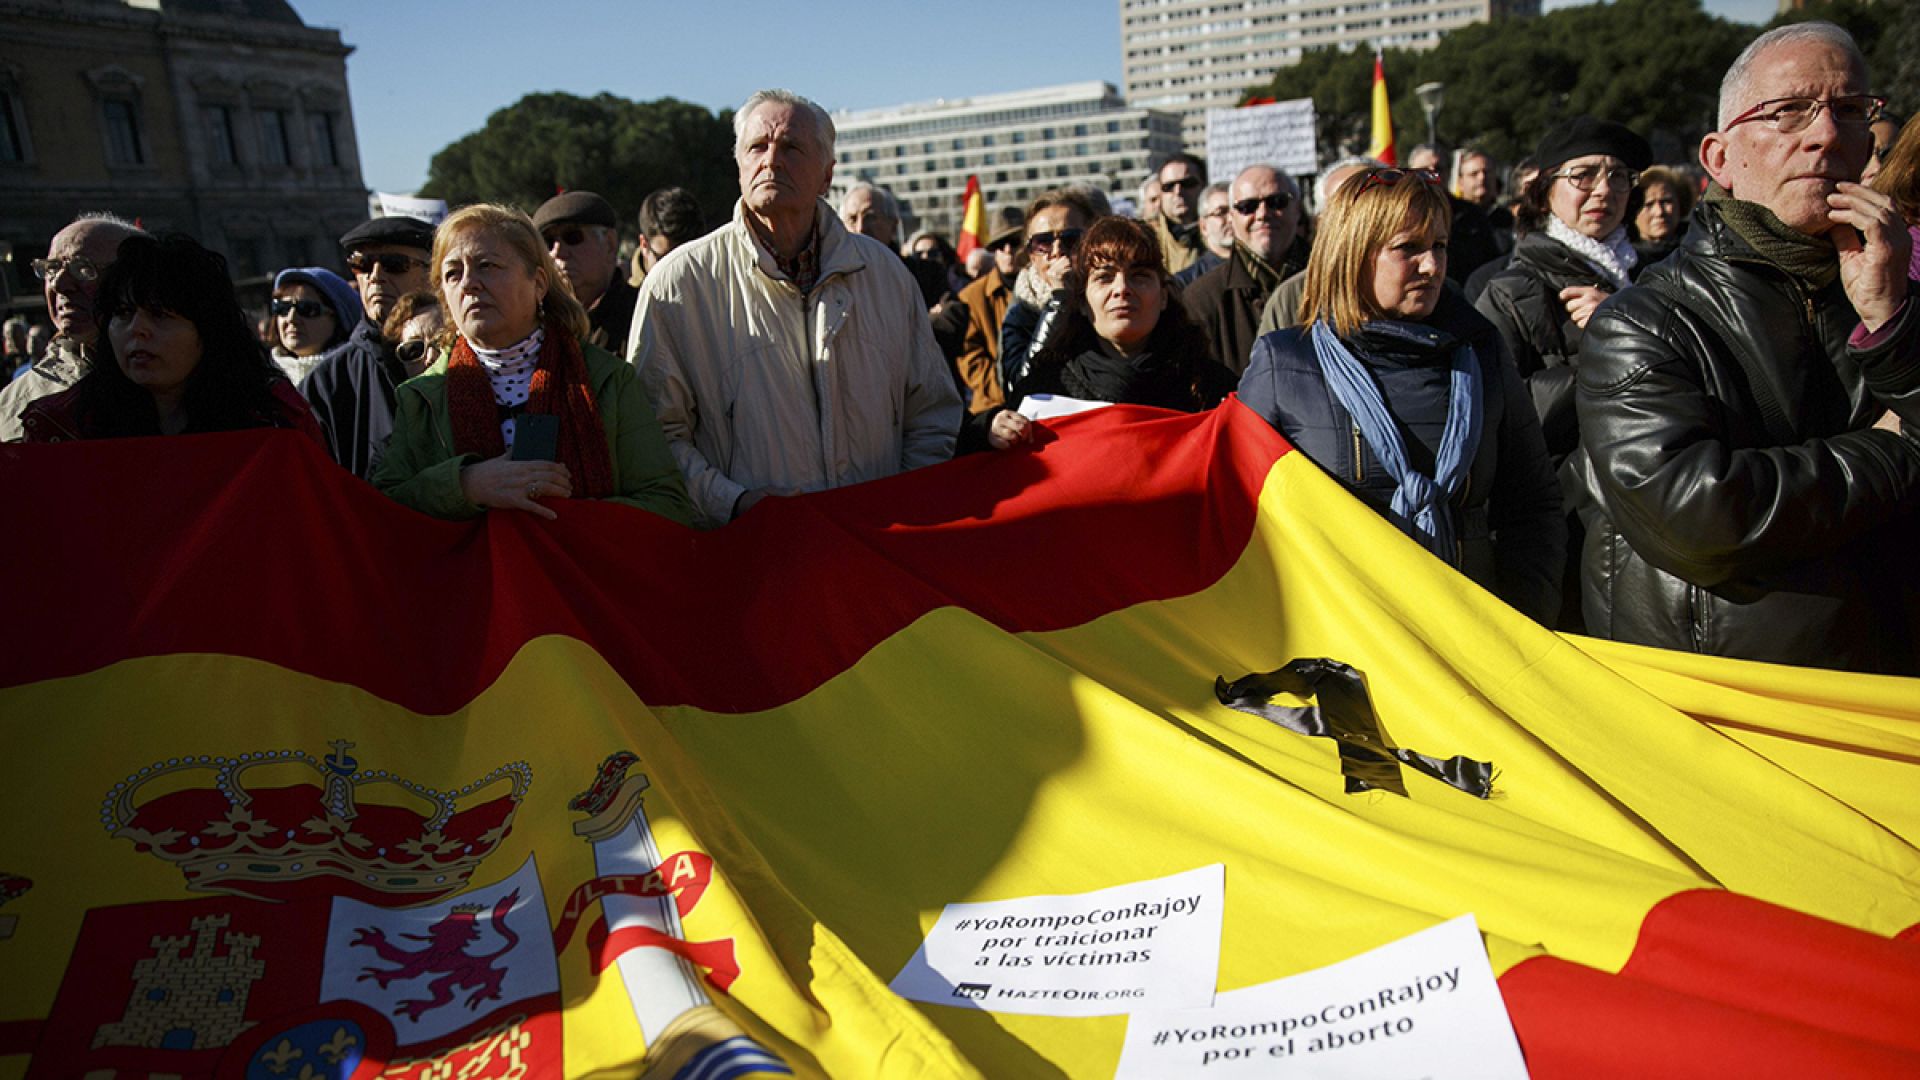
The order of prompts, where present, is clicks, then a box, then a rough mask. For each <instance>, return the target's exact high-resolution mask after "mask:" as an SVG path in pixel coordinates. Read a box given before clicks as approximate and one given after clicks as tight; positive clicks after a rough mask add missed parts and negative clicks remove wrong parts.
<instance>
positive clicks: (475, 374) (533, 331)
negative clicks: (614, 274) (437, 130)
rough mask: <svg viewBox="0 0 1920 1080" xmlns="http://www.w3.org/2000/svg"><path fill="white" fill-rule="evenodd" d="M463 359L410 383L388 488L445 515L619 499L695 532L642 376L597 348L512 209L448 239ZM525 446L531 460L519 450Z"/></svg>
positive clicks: (384, 466)
mask: <svg viewBox="0 0 1920 1080" xmlns="http://www.w3.org/2000/svg"><path fill="white" fill-rule="evenodd" d="M433 269H434V273H435V274H436V275H437V276H438V281H439V285H440V291H441V295H442V297H443V299H444V300H445V301H446V306H447V311H448V312H449V313H451V315H452V317H453V325H454V328H455V331H454V333H453V335H452V339H451V348H449V349H447V350H446V351H445V352H444V353H443V354H442V355H441V356H440V358H439V359H438V360H437V361H436V362H435V363H434V364H433V365H432V366H430V367H429V368H427V370H426V371H424V372H422V373H421V374H420V376H419V377H418V378H414V379H410V380H408V381H407V382H405V383H403V384H402V385H401V387H400V391H399V401H398V406H397V408H396V410H395V417H394V427H393V438H392V440H391V441H390V442H389V443H388V444H387V449H386V452H385V454H384V455H382V457H381V459H380V462H379V464H378V465H376V466H375V468H374V473H373V482H374V484H375V485H376V486H377V487H379V488H380V490H382V491H384V492H386V493H387V494H389V495H391V496H393V497H394V498H395V499H397V500H399V501H400V502H402V503H405V504H406V505H408V506H411V507H413V508H414V509H416V510H419V511H421V512H423V513H427V514H432V515H434V516H435V517H444V518H466V517H472V516H474V515H476V514H478V513H479V512H480V511H482V510H487V509H500V510H525V511H527V512H529V513H533V514H538V515H540V516H541V517H545V518H552V517H555V516H556V515H555V512H554V509H553V506H552V500H555V499H567V498H581V499H610V500H613V501H615V502H623V503H627V504H628V505H631V506H638V507H640V508H641V509H643V510H651V511H653V512H654V513H656V514H659V515H660V516H662V517H665V518H669V519H671V520H674V521H678V522H680V523H682V524H686V523H688V522H690V521H691V520H692V517H693V506H692V503H690V502H689V501H688V499H687V491H686V487H685V485H684V484H683V482H682V481H681V478H680V469H679V467H678V466H677V465H675V464H674V461H673V456H672V454H671V453H670V452H669V451H668V450H667V443H666V439H665V437H664V436H662V435H661V434H660V425H659V423H658V422H657V421H656V420H655V419H654V416H653V407H652V405H651V404H649V403H648V401H647V396H646V392H645V391H644V390H643V389H641V386H640V383H639V381H638V380H637V379H635V378H634V375H633V368H632V367H631V366H629V365H628V364H626V363H625V362H623V361H621V360H620V359H619V358H618V357H615V356H614V355H613V354H611V353H609V352H607V351H606V350H604V349H601V348H599V347H597V346H594V345H587V344H584V342H585V341H586V336H587V313H586V310H585V309H584V308H582V307H581V306H580V303H579V301H577V300H575V299H574V298H573V294H572V293H571V292H569V291H568V289H567V285H566V279H565V278H564V277H562V276H561V274H560V272H559V270H558V269H557V268H556V267H555V266H554V265H553V259H552V257H551V256H549V255H548V253H547V249H546V248H545V246H543V245H542V244H541V243H540V234H539V232H538V231H536V230H535V229H534V227H533V221H532V219H530V218H528V217H527V215H525V214H523V213H521V212H520V211H518V210H515V209H512V208H511V207H505V206H493V205H485V204H483V205H479V206H469V207H466V208H465V209H462V210H460V211H458V212H456V213H455V214H453V215H452V216H451V217H449V218H448V219H447V220H446V221H445V222H444V223H442V224H441V226H440V228H439V230H438V231H437V232H436V233H435V234H434V239H433ZM516 442H517V443H518V451H519V452H517V453H516V452H515V451H516Z"/></svg>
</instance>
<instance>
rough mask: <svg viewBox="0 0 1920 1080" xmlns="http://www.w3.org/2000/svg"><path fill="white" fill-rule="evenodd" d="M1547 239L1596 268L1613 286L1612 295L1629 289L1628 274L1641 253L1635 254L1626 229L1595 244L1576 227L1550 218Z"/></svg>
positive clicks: (1555, 218) (1591, 238)
mask: <svg viewBox="0 0 1920 1080" xmlns="http://www.w3.org/2000/svg"><path fill="white" fill-rule="evenodd" d="M1547 235H1548V236H1549V237H1552V238H1553V239H1555V240H1558V241H1560V243H1562V244H1564V245H1566V246H1567V247H1569V248H1572V249H1573V253H1574V254H1575V255H1578V256H1580V257H1581V258H1583V259H1585V260H1587V261H1588V262H1590V263H1592V264H1593V268H1594V269H1595V270H1598V271H1600V273H1601V274H1602V275H1604V276H1605V277H1606V279H1607V280H1608V281H1610V282H1612V283H1613V291H1614V292H1619V291H1620V290H1621V289H1624V288H1626V287H1627V271H1629V270H1632V269H1633V268H1634V265H1635V264H1636V263H1638V262H1639V261H1640V253H1639V252H1637V251H1635V250H1633V241H1631V240H1629V239H1627V227H1626V226H1625V225H1622V226H1620V227H1619V228H1617V229H1615V230H1613V231H1612V232H1610V233H1608V234H1607V238H1606V239H1605V240H1595V239H1594V238H1593V237H1591V236H1588V235H1587V234H1586V233H1583V232H1580V231H1579V230H1578V229H1575V228H1574V227H1573V226H1571V225H1569V224H1567V223H1566V222H1564V221H1561V220H1560V219H1559V218H1557V217H1554V216H1553V215H1552V214H1548V215H1547Z"/></svg>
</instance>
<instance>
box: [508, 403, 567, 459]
mask: <svg viewBox="0 0 1920 1080" xmlns="http://www.w3.org/2000/svg"><path fill="white" fill-rule="evenodd" d="M559 456H560V418H559V417H557V416H554V415H553V414H551V413H521V414H520V415H519V416H516V417H514V419H513V460H515V461H552V460H554V459H555V458H557V457H559Z"/></svg>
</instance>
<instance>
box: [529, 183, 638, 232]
mask: <svg viewBox="0 0 1920 1080" xmlns="http://www.w3.org/2000/svg"><path fill="white" fill-rule="evenodd" d="M549 225H605V226H606V227H607V228H609V229H617V228H619V227H620V219H619V217H617V216H616V215H615V214H614V212H613V204H612V203H610V202H608V201H607V200H605V199H603V198H601V197H600V196H598V195H595V194H594V193H593V192H591V191H569V192H567V193H566V194H565V195H555V196H554V197H553V198H551V199H548V200H547V201H546V202H543V203H541V204H540V209H538V210H536V211H534V214H533V227H534V228H536V229H539V230H540V231H541V232H545V231H546V230H547V226H549Z"/></svg>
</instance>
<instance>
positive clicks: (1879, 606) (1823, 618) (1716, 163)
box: [1574, 22, 1920, 675]
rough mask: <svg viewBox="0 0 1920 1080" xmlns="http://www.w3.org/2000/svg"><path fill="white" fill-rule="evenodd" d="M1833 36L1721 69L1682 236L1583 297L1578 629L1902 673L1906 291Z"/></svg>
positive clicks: (1867, 139) (1909, 529)
mask: <svg viewBox="0 0 1920 1080" xmlns="http://www.w3.org/2000/svg"><path fill="white" fill-rule="evenodd" d="M1868 87H1869V84H1868V81H1867V68H1866V63H1865V61H1864V60H1863V58H1862V57H1861V55H1860V51H1859V49H1858V47H1857V46H1855V44H1854V42H1853V39H1852V38H1851V37H1849V36H1848V35H1847V33H1846V32H1845V31H1843V30H1841V29H1840V28H1838V27H1836V26H1833V25H1832V24H1829V23H1820V22H1809V23H1799V24H1795V25H1792V26H1787V27H1783V28H1781V29H1778V30H1774V31H1771V32H1769V33H1766V34H1763V35H1761V36H1760V37H1759V38H1758V39H1757V40H1755V41H1754V43H1753V44H1752V45H1750V46H1748V48H1747V50H1746V51H1745V52H1743V53H1742V54H1741V55H1740V57H1739V59H1737V60H1735V61H1734V64H1733V67H1732V68H1731V69H1730V70H1729V71H1728V72H1727V76H1726V79H1725V80H1724V81H1723V82H1722V84H1721V89H1720V109H1719V125H1720V126H1719V130H1717V131H1714V132H1712V133H1711V134H1709V135H1707V136H1706V138H1705V139H1704V140H1703V141H1702V142H1701V146H1700V161H1701V164H1702V165H1703V166H1705V168H1706V171H1707V173H1708V174H1709V175H1710V176H1711V177H1712V178H1713V181H1714V183H1713V186H1711V187H1710V188H1709V189H1708V191H1707V195H1706V198H1705V199H1704V200H1703V201H1702V203H1701V205H1699V206H1697V207H1696V208H1695V209H1694V212H1693V221H1692V225H1691V227H1690V228H1689V229H1688V232H1687V236H1686V239H1685V240H1684V241H1683V242H1682V244H1681V247H1680V248H1679V250H1678V251H1676V252H1675V253H1674V254H1673V255H1671V256H1669V257H1668V258H1667V259H1666V260H1665V261H1663V262H1661V263H1659V264H1658V265H1656V266H1654V267H1652V268H1651V269H1649V270H1648V271H1647V272H1646V273H1645V274H1643V275H1642V276H1641V277H1640V278H1639V280H1638V282H1637V283H1636V284H1635V285H1634V287H1632V288H1629V289H1626V290H1624V291H1622V292H1620V293H1619V294H1617V295H1615V296H1614V297H1613V298H1612V299H1611V300H1609V301H1608V302H1607V303H1605V304H1604V305H1603V306H1601V308H1600V310H1599V311H1598V313H1596V314H1595V315H1594V316H1593V318H1592V320H1591V322H1590V323H1589V324H1588V328H1587V335H1586V340H1585V342H1584V345H1583V347H1582V349H1581V353H1580V364H1579V374H1578V381H1577V404H1578V411H1579V426H1580V438H1581V444H1582V448H1581V450H1580V451H1579V454H1580V455H1582V456H1583V457H1584V461H1582V460H1579V459H1576V461H1575V462H1574V464H1575V465H1576V466H1578V467H1581V468H1583V470H1584V474H1585V477H1586V480H1587V483H1588V485H1589V487H1590V492H1589V494H1590V499H1589V500H1588V504H1587V506H1586V507H1584V508H1583V511H1582V512H1583V515H1585V516H1586V517H1587V519H1588V534H1587V539H1586V544H1585V548H1584V562H1583V566H1582V571H1583V580H1582V589H1583V600H1584V603H1585V614H1586V621H1587V629H1588V631H1589V632H1591V633H1595V634H1598V635H1601V636H1604V637H1609V638H1614V639H1616V640H1622V641H1632V642H1638V643H1642V644H1648V645H1658V646H1664V647H1667V648H1674V649H1686V650H1692V651H1696V652H1703V653H1714V654H1719V655H1724V656H1739V657H1746V658H1749V659H1756V660H1767V661H1773V662H1776V663H1786V664H1800V665H1807V666H1813V667H1824V668H1841V669H1847V670H1857V671H1881V672H1890V673H1898V674H1905V675H1915V674H1920V645H1917V644H1916V641H1915V639H1914V636H1913V635H1914V631H1915V629H1916V627H1920V618H1917V617H1916V608H1917V607H1920V605H1916V602H1915V595H1916V593H1915V588H1916V584H1917V583H1920V578H1916V570H1915V567H1916V565H1920V562H1917V561H1916V560H1915V559H1914V557H1913V553H1914V551H1915V550H1916V544H1917V542H1920V525H1917V524H1916V521H1917V520H1920V519H1917V518H1916V514H1917V512H1920V511H1916V507H1920V438H1917V437H1920V312H1916V310H1915V308H1916V307H1917V306H1920V303H1917V302H1916V300H1915V299H1914V298H1912V296H1911V295H1910V289H1911V288H1912V286H1911V285H1910V284H1909V282H1908V280H1907V258H1908V247H1909V240H1908V236H1907V231H1906V228H1905V226H1904V223H1903V222H1902V221H1901V220H1900V217H1899V215H1898V214H1897V213H1896V212H1895V210H1894V208H1893V205H1892V203H1891V201H1890V200H1888V199H1887V198H1886V197H1885V196H1883V195H1881V194H1879V193H1878V192H1875V191H1872V190H1869V189H1867V188H1864V187H1862V186H1860V185H1859V184H1857V183H1855V182H1854V178H1856V177H1858V176H1859V175H1860V170H1861V168H1862V167H1863V166H1864V165H1865V164H1866V160H1867V155H1868V153H1869V152H1870V151H1871V149H1872V136H1871V134H1870V133H1869V131H1868V124H1869V123H1870V122H1871V121H1872V119H1873V117H1874V116H1875V115H1876V114H1877V112H1878V111H1879V108H1880V104H1881V102H1880V100H1879V99H1878V98H1876V97H1874V96H1872V95H1871V94H1869V93H1868Z"/></svg>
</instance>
